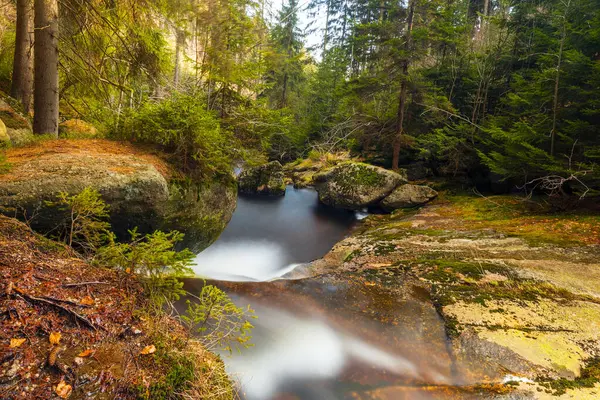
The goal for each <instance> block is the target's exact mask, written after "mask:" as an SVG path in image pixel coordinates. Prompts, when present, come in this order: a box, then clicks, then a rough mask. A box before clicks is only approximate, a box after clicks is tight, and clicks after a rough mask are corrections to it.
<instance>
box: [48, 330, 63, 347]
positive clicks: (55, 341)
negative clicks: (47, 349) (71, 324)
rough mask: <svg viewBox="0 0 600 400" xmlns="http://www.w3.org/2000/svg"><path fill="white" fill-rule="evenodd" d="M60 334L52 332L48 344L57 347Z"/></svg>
mask: <svg viewBox="0 0 600 400" xmlns="http://www.w3.org/2000/svg"><path fill="white" fill-rule="evenodd" d="M61 336H62V335H61V334H60V332H52V333H51V334H50V344H53V345H57V344H58V343H59V342H60V337H61Z"/></svg>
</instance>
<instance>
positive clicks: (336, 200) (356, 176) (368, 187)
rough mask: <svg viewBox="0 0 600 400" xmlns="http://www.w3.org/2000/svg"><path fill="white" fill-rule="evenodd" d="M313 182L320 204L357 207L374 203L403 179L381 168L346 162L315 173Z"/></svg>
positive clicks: (349, 207)
mask: <svg viewBox="0 0 600 400" xmlns="http://www.w3.org/2000/svg"><path fill="white" fill-rule="evenodd" d="M314 182H315V184H316V189H317V192H318V193H319V200H320V201H321V202H322V203H324V204H326V205H329V206H333V207H340V208H348V209H361V208H364V207H368V206H372V205H376V204H377V203H379V202H380V201H381V200H382V199H383V198H385V197H386V196H388V195H389V194H390V193H391V192H392V191H393V190H394V189H395V188H396V187H397V186H399V185H401V184H403V183H406V179H405V178H404V177H403V176H402V175H400V174H398V173H396V172H393V171H389V170H386V169H384V168H380V167H376V166H374V165H369V164H363V163H359V162H353V161H348V162H343V163H341V164H338V165H337V166H335V167H333V168H331V169H330V170H328V171H325V172H322V173H320V174H317V175H315V176H314Z"/></svg>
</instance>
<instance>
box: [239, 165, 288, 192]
mask: <svg viewBox="0 0 600 400" xmlns="http://www.w3.org/2000/svg"><path fill="white" fill-rule="evenodd" d="M238 187H239V191H240V193H243V194H261V195H271V196H283V195H285V180H284V173H283V167H282V166H281V164H280V163H279V162H278V161H271V162H270V163H267V164H264V165H260V166H258V167H254V168H248V169H246V170H244V171H242V173H241V174H240V176H239V177H238Z"/></svg>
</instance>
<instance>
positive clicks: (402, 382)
mask: <svg viewBox="0 0 600 400" xmlns="http://www.w3.org/2000/svg"><path fill="white" fill-rule="evenodd" d="M360 218H362V215H359V214H356V213H355V212H350V211H344V210H335V209H331V208H327V207H325V206H322V205H320V204H319V203H318V199H317V194H316V192H315V191H314V190H312V189H294V188H293V187H291V186H290V187H288V188H287V192H286V196H285V197H281V198H262V197H240V198H239V201H238V206H237V209H236V211H235V213H234V214H233V217H232V219H231V222H230V223H229V225H228V226H227V228H226V229H225V230H224V232H223V233H222V235H221V236H220V238H219V239H218V240H217V241H216V242H215V243H214V244H213V245H212V246H210V247H209V248H208V249H206V250H205V251H203V252H202V253H200V254H198V256H197V257H196V260H195V263H196V266H195V272H196V273H197V274H198V276H202V277H205V278H207V279H210V281H209V282H210V283H213V284H216V285H217V286H219V287H220V288H222V289H223V290H225V291H226V292H227V293H228V294H229V295H230V296H231V297H232V299H233V300H234V301H235V302H236V304H238V305H239V306H246V305H248V304H249V305H251V306H252V308H254V309H255V311H256V315H257V316H258V318H257V319H256V320H255V321H253V324H254V325H255V328H254V330H253V332H252V343H253V346H252V347H250V348H248V349H243V350H242V351H241V352H239V353H238V352H235V351H234V352H233V354H229V353H224V354H222V355H223V359H224V361H225V363H226V366H227V369H228V372H229V373H230V374H231V376H232V377H234V379H235V380H236V381H237V382H238V385H239V387H240V395H241V396H242V398H245V399H247V400H283V399H286V400H288V399H300V400H329V399H331V400H334V399H340V400H341V399H363V398H364V399H394V400H395V399H433V398H436V399H437V398H449V397H448V396H450V394H448V393H449V392H448V390H449V388H450V387H451V385H455V384H459V383H462V381H463V377H459V376H457V374H456V373H455V372H454V369H453V362H452V359H451V357H450V356H449V354H448V351H447V339H446V336H445V332H444V327H443V323H442V321H441V319H440V318H439V316H438V314H437V313H436V311H435V309H434V307H433V306H432V305H431V302H429V301H427V300H428V299H427V297H428V292H427V291H426V290H425V289H423V287H422V286H420V284H419V282H418V281H416V282H415V281H413V280H411V279H410V278H408V277H406V276H404V274H402V273H399V272H394V271H390V272H388V273H387V275H386V276H385V277H384V279H383V280H382V279H381V277H378V278H377V280H375V279H371V278H372V277H370V276H369V274H368V272H367V273H362V272H356V273H351V274H345V275H343V276H342V275H340V274H337V275H336V274H330V275H327V276H321V277H318V278H306V279H295V280H287V279H278V278H280V277H282V276H285V275H286V274H288V273H289V272H290V271H292V270H293V269H295V268H297V267H298V266H301V265H303V264H305V263H308V262H310V261H312V260H314V259H317V258H320V257H322V256H323V255H324V254H325V253H327V252H328V251H329V250H330V249H331V247H332V246H333V245H334V244H335V243H336V242H338V241H340V240H341V239H343V238H344V237H345V236H346V235H348V234H349V232H350V231H351V230H352V229H353V227H354V226H355V225H356V224H358V223H360V222H359V219H360ZM375 281H377V282H379V283H378V284H375V283H373V282H375ZM202 285H203V281H202V280H198V279H191V280H188V281H186V289H187V290H189V291H191V292H192V293H194V292H198V291H199V290H200V289H201V287H202ZM444 393H446V394H444ZM440 396H442V397H440ZM453 398H454V397H453ZM460 398H465V397H464V396H461V397H460Z"/></svg>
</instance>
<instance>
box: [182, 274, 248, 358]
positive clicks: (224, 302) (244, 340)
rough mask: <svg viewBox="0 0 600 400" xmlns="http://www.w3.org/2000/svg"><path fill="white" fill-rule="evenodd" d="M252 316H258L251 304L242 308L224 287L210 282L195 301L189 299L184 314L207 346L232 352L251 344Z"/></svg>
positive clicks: (184, 319)
mask: <svg viewBox="0 0 600 400" xmlns="http://www.w3.org/2000/svg"><path fill="white" fill-rule="evenodd" d="M252 318H256V316H255V315H254V311H253V310H252V309H251V308H250V306H248V307H247V308H246V309H243V308H240V307H238V306H236V305H235V304H234V303H233V301H231V299H230V298H229V296H227V294H226V293H225V292H223V291H222V290H221V289H219V288H217V287H216V286H213V285H206V284H205V285H204V287H203V288H202V291H201V292H200V294H199V295H198V297H197V298H196V299H195V300H194V301H191V300H188V301H187V310H186V312H185V314H183V315H181V319H182V321H183V322H184V323H185V324H186V326H187V327H188V329H189V330H190V331H192V330H194V331H196V332H197V333H198V334H200V335H201V337H202V343H203V344H204V346H205V347H207V348H209V349H214V348H219V349H222V350H225V351H229V352H232V351H233V350H234V349H235V350H238V351H239V350H240V349H241V348H244V347H249V346H251V344H250V339H251V336H250V333H251V331H252V328H253V326H252V324H251V323H250V321H249V319H252Z"/></svg>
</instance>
